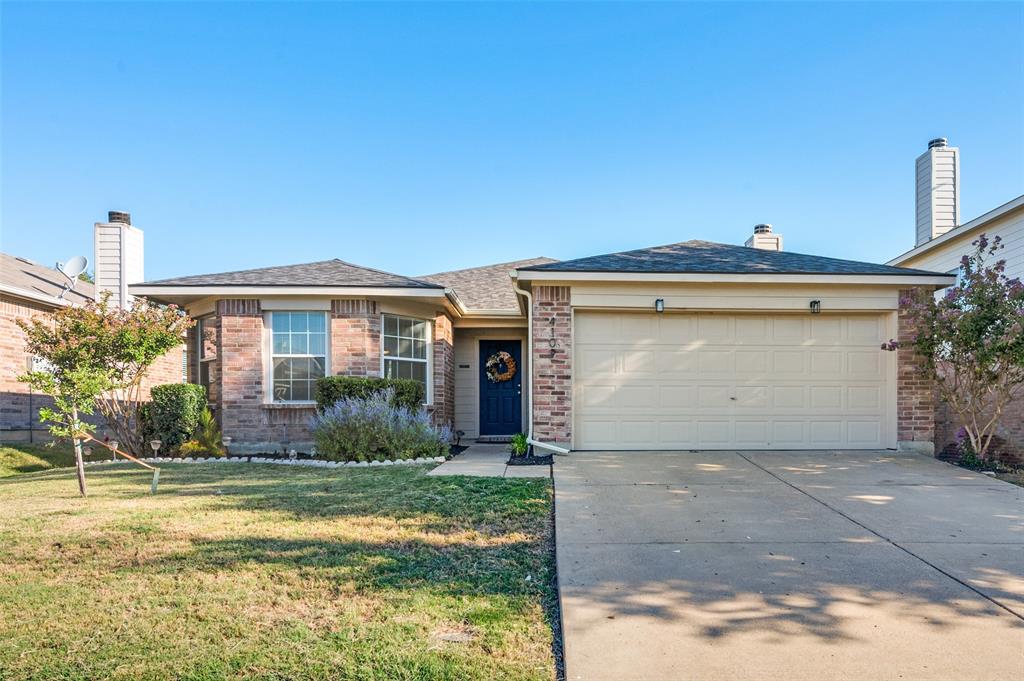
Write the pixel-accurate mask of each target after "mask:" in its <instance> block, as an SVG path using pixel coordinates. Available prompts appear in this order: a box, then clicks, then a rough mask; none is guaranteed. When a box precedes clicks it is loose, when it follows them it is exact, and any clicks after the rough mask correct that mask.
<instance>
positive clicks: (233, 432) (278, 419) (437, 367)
mask: <svg viewBox="0 0 1024 681" xmlns="http://www.w3.org/2000/svg"><path fill="white" fill-rule="evenodd" d="M328 328H329V331H330V349H329V352H330V356H331V359H330V373H331V374H333V375H345V376H380V375H381V310H380V306H379V304H378V303H377V301H374V300H365V299H354V300H347V299H346V300H341V299H338V300H332V301H331V307H330V313H329V326H328ZM206 329H207V334H208V336H207V339H206V356H207V357H209V358H213V359H211V360H208V361H207V362H206V364H207V371H208V372H209V376H210V386H209V393H208V395H209V399H210V405H211V408H212V409H213V411H214V413H215V414H216V415H217V418H218V420H219V422H220V424H221V430H222V432H223V434H224V435H226V436H229V437H231V439H232V445H231V448H232V450H234V451H236V452H239V453H244V452H247V451H250V452H261V451H272V450H280V449H282V448H285V447H287V448H296V449H299V450H305V449H306V448H308V447H309V446H310V445H311V443H312V439H313V438H312V434H311V433H310V431H309V425H308V424H309V419H310V418H311V417H312V416H313V415H314V414H315V409H314V408H313V407H312V406H310V405H296V404H272V403H268V402H267V399H266V390H267V385H266V382H265V378H264V372H265V371H266V363H267V358H266V357H265V354H264V347H263V342H264V322H263V311H262V310H261V307H260V302H259V300H255V299H249V300H241V299H231V300H228V299H225V300H220V301H217V307H216V313H215V315H214V316H213V317H209V318H207V321H206ZM197 334H198V332H197V331H195V330H193V331H192V332H191V334H190V338H189V347H190V348H195V347H197V343H198V336H197ZM453 339H454V332H453V323H452V320H451V318H449V317H448V316H447V315H439V316H437V317H436V318H435V319H434V345H433V362H434V370H433V381H434V383H433V394H434V405H433V410H432V411H433V414H434V420H435V422H437V423H439V424H440V423H448V424H450V423H451V422H452V420H453V418H454V399H455V390H454V352H453V347H452V341H453ZM198 367H199V362H198V358H197V357H194V358H193V359H192V360H191V361H190V362H189V380H190V381H193V382H197V383H198V382H199V371H198Z"/></svg>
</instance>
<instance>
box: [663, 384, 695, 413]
mask: <svg viewBox="0 0 1024 681" xmlns="http://www.w3.org/2000/svg"><path fill="white" fill-rule="evenodd" d="M660 388H661V402H660V406H661V407H662V408H664V409H671V410H674V411H675V410H682V409H692V408H693V407H695V406H696V405H697V386H694V385H662V386H660Z"/></svg>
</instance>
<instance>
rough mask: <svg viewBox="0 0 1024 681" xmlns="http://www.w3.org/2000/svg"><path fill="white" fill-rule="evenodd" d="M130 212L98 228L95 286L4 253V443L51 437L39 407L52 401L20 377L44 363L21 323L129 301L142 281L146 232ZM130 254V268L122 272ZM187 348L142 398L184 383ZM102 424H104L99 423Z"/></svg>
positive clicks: (0, 348)
mask: <svg viewBox="0 0 1024 681" xmlns="http://www.w3.org/2000/svg"><path fill="white" fill-rule="evenodd" d="M130 221H131V217H130V216H129V215H128V214H127V213H119V212H111V213H110V220H109V221H108V222H106V223H96V225H95V228H94V229H95V244H96V252H95V254H94V255H95V263H96V284H93V283H92V282H89V281H83V280H78V279H69V278H68V277H66V276H65V275H64V274H63V273H62V272H60V271H58V270H56V269H54V268H51V267H46V266H45V265H40V264H38V263H35V262H32V261H31V260H28V259H26V258H21V257H18V256H14V255H9V254H7V253H0V440H2V441H9V442H13V441H32V440H34V439H36V438H37V437H41V438H43V439H46V438H47V435H46V433H47V428H46V426H45V425H43V424H41V423H40V422H39V408H40V407H45V406H49V405H51V404H52V401H51V400H50V399H49V398H48V397H47V396H45V395H40V394H38V393H35V392H33V391H32V390H31V389H30V388H29V386H28V385H27V384H25V383H22V382H20V381H18V376H20V375H22V374H24V373H25V372H26V371H29V370H30V369H33V368H38V367H39V364H38V363H37V362H35V360H34V358H33V357H32V356H31V355H29V354H28V353H27V352H26V350H25V334H24V332H22V330H21V328H20V327H19V326H18V324H17V320H23V321H28V320H30V319H33V318H37V317H39V316H40V315H45V314H48V313H50V312H52V311H54V310H56V309H58V308H60V307H63V306H66V305H81V304H83V303H86V302H88V301H90V300H94V299H97V297H98V296H99V295H100V293H102V292H103V291H110V293H111V301H112V302H113V303H114V304H120V303H121V302H122V301H125V302H127V301H129V300H130V297H129V296H128V293H127V281H128V280H129V279H130V278H140V279H141V278H142V276H143V271H142V232H141V230H136V229H134V228H132V227H131V225H130ZM122 251H127V252H129V253H130V254H131V256H130V257H127V258H125V259H124V262H125V263H128V262H130V263H131V268H130V269H122V268H121V263H122V260H121V252H122ZM183 355H184V346H183V347H182V348H181V349H180V350H177V351H172V352H171V353H168V354H167V355H166V356H164V357H162V358H161V359H160V360H159V361H158V362H156V363H155V364H154V366H153V367H152V368H151V369H150V371H149V373H148V374H147V376H146V379H145V381H144V383H143V396H144V397H147V396H148V392H147V391H148V389H149V388H150V387H152V386H153V385H157V384H160V383H171V382H175V381H177V382H180V381H181V380H182V366H183V362H184V359H183ZM96 420H97V422H99V419H96Z"/></svg>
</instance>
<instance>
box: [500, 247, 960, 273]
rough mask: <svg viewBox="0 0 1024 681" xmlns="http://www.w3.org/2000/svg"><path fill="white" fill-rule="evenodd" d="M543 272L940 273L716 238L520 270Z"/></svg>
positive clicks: (564, 261)
mask: <svg viewBox="0 0 1024 681" xmlns="http://www.w3.org/2000/svg"><path fill="white" fill-rule="evenodd" d="M520 269H522V270H526V271H540V272H635V273H638V274H640V273H644V274H884V275H922V274H925V275H936V274H942V273H941V272H928V271H925V270H915V269H909V268H905V267H891V266H889V265H876V264H874V263H869V262H859V261H856V260H840V259H838V258H826V257H823V256H820V255H805V254H803V253H789V252H787V251H781V252H780V251H764V250H759V249H756V248H749V247H747V246H734V245H731V244H719V243H714V242H712V241H683V242H681V243H678V244H668V245H666V246H654V247H653V248H641V249H638V250H635V251H624V252H622V253H609V254H607V255H595V256H591V257H588V258H578V259H576V260H563V261H562V262H555V263H548V264H544V265H533V266H530V267H523V268H520Z"/></svg>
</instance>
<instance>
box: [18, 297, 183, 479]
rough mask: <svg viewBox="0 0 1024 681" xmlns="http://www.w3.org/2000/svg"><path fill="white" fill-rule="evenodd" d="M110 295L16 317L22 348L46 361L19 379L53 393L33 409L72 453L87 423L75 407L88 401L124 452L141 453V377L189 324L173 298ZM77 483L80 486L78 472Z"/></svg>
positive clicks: (83, 409) (84, 407) (88, 409)
mask: <svg viewBox="0 0 1024 681" xmlns="http://www.w3.org/2000/svg"><path fill="white" fill-rule="evenodd" d="M109 298H110V295H109V294H105V295H103V296H102V297H101V299H100V300H99V302H89V303H86V304H85V305H82V306H68V307H63V308H59V309H58V310H56V311H54V312H53V313H51V314H49V315H46V316H44V317H40V318H35V319H33V320H32V321H30V322H27V323H26V322H24V321H21V320H19V322H18V325H19V326H21V328H22V329H23V330H24V331H25V334H26V336H27V343H26V345H27V350H28V351H29V352H30V353H32V354H34V355H35V356H37V357H39V358H41V359H43V360H44V361H45V362H46V363H48V364H49V365H50V367H51V370H50V371H33V372H29V373H28V374H26V375H24V376H22V377H20V380H23V381H25V382H27V383H29V384H31V385H32V386H33V387H34V388H36V389H37V390H39V391H41V392H45V393H47V394H49V395H51V396H52V397H53V398H54V406H55V407H56V409H47V410H40V417H41V418H42V419H43V420H44V421H49V422H50V423H51V424H52V425H51V428H50V430H51V432H52V433H53V434H54V435H56V436H58V437H64V438H67V437H70V438H72V439H73V440H75V445H76V457H80V454H79V452H78V449H79V446H80V443H79V442H78V440H79V439H80V438H79V435H80V434H84V433H87V432H91V431H92V430H94V428H93V427H92V426H89V424H86V423H84V422H83V421H81V420H80V419H79V415H80V414H91V413H93V410H94V409H98V410H99V412H100V413H101V414H102V415H103V417H104V418H105V419H106V421H107V425H108V427H109V428H110V429H111V430H113V431H114V433H115V434H116V435H117V439H118V440H119V441H120V442H121V443H122V445H123V447H124V448H125V449H126V450H127V451H128V452H129V453H131V454H134V455H135V456H143V455H145V453H146V450H145V440H144V435H143V432H142V430H143V429H142V423H141V420H140V414H139V408H140V406H141V396H142V379H143V378H144V376H145V373H146V370H147V369H148V368H149V367H151V366H152V365H153V363H154V362H155V361H156V360H157V359H159V358H160V357H161V356H163V355H164V354H166V353H167V352H169V351H170V350H172V349H174V348H175V347H177V346H178V345H180V344H181V343H182V339H183V336H184V333H185V331H186V330H187V329H188V328H189V327H190V326H191V325H192V320H190V319H189V318H188V317H187V316H186V315H184V314H183V313H182V312H181V310H179V309H178V308H177V307H175V306H173V305H171V306H167V307H161V306H157V305H153V304H151V303H149V302H148V301H146V300H137V301H136V302H135V304H134V305H133V306H132V307H131V308H130V309H122V308H116V307H111V306H110V304H109ZM79 460H80V459H79ZM80 485H81V487H82V490H83V494H84V493H85V492H84V489H85V483H84V478H81V474H80Z"/></svg>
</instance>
